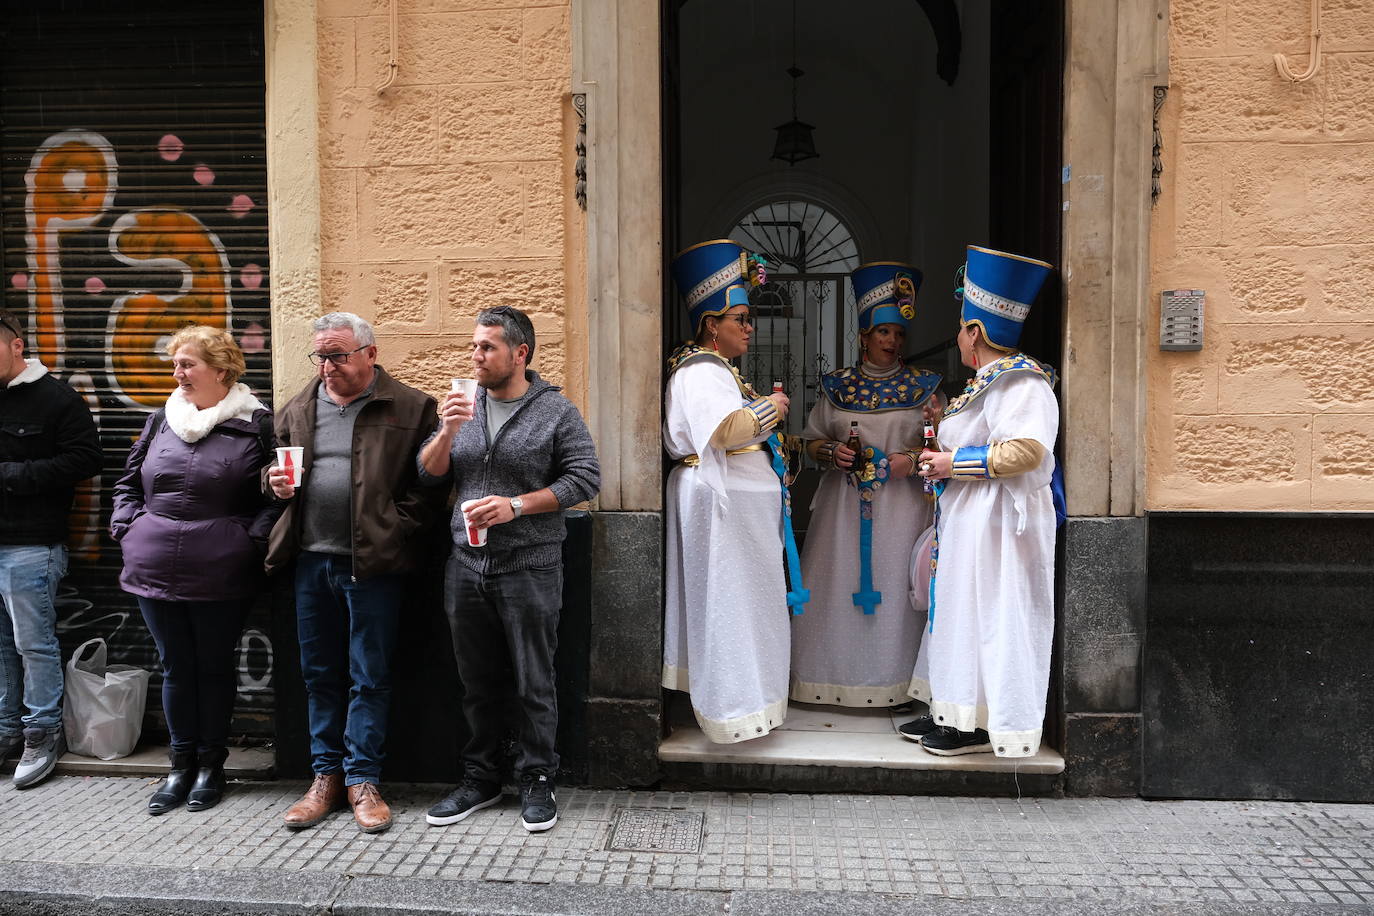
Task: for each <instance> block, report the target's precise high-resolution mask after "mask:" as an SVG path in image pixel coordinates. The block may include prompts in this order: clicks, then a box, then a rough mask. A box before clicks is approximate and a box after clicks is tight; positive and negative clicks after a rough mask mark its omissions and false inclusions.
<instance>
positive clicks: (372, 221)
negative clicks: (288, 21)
mask: <svg viewBox="0 0 1374 916" xmlns="http://www.w3.org/2000/svg"><path fill="white" fill-rule="evenodd" d="M315 8H316V26H317V42H318V54H319V94H320V100H319V156H320V184H321V192H320V205H321V231H320V235H321V239H320V243H321V254H320V272H321V277H320V284H321V297H322V305H323V308H324V309H345V310H348V311H353V312H357V313H358V314H360V315H362V316H363V317H365V318H367V319H368V320H370V321H373V322H374V324H375V326H376V329H377V333H378V338H379V345H380V354H379V361H380V362H381V363H383V364H384V365H385V366H386V367H387V369H388V370H389V371H390V372H392V373H393V374H394V375H396V376H397V377H398V378H400V379H402V380H403V381H405V382H407V383H409V384H412V385H415V386H416V387H418V388H421V389H423V390H425V391H428V392H430V393H432V394H435V395H439V394H441V393H442V392H445V391H447V390H448V380H449V378H451V377H453V376H456V375H471V371H472V365H471V359H470V352H469V351H470V346H469V341H470V339H471V333H472V322H473V317H474V316H475V314H476V312H477V310H478V309H479V308H482V307H485V306H490V305H515V306H518V307H519V308H521V309H523V310H525V311H526V312H528V313H529V314H530V316H531V318H532V320H533V322H534V327H535V335H536V339H537V347H536V352H535V357H534V362H533V368H534V369H536V370H538V371H539V372H540V374H541V375H543V376H544V377H545V378H546V379H548V380H549V381H551V382H553V383H555V384H562V385H565V386H567V393H568V394H569V395H570V396H571V397H572V398H573V400H574V401H575V402H577V403H578V405H579V406H580V407H582V408H583V409H584V411H585V407H586V387H587V382H586V368H585V363H586V360H585V357H584V355H583V354H584V353H585V348H586V340H585V338H586V321H585V311H586V304H585V295H584V294H582V293H581V288H582V286H583V284H582V282H581V278H580V276H576V275H575V274H576V272H577V271H578V265H579V264H580V263H582V257H581V254H580V252H581V250H582V248H583V230H582V221H581V219H580V218H579V217H580V211H578V210H577V208H576V204H575V203H574V204H571V205H570V201H571V199H572V185H573V174H572V172H573V161H574V159H573V156H574V154H573V141H574V134H575V130H576V121H575V118H574V117H573V114H572V108H571V97H570V92H571V89H570V84H571V46H572V42H571V26H570V0H399V2H398V8H397V12H398V17H397V20H398V21H397V46H396V54H397V58H398V60H399V63H400V67H399V71H398V74H397V77H396V79H395V81H394V82H393V83H392V84H391V86H390V87H389V88H388V89H386V91H385V92H383V93H380V94H379V93H378V92H377V87H378V86H380V85H382V83H383V82H384V81H385V79H386V75H387V61H388V55H389V46H390V3H389V0H317V3H316V7H315ZM570 271H571V272H572V274H574V275H572V276H570ZM301 362H302V369H303V370H305V371H308V369H309V367H308V365H306V364H305V360H304V359H303V358H302V360H301Z"/></svg>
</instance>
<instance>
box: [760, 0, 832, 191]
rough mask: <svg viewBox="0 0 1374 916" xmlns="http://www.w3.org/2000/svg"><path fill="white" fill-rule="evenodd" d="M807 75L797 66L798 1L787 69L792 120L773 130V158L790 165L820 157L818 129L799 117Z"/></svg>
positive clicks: (794, 5)
mask: <svg viewBox="0 0 1374 916" xmlns="http://www.w3.org/2000/svg"><path fill="white" fill-rule="evenodd" d="M805 74H806V71H805V70H802V69H801V68H800V67H798V66H797V0H792V66H790V67H788V68H787V75H788V76H789V77H791V78H792V120H790V121H788V122H787V123H786V124H779V125H778V126H777V127H775V128H773V129H774V130H776V131H777V132H778V136H777V139H775V140H774V141H773V156H772V158H774V159H781V160H782V161H783V162H786V163H787V164H788V165H796V164H797V163H798V162H803V161H805V160H807V159H815V158H817V157H819V156H820V153H818V152H816V141H815V140H814V139H813V138H812V136H811V132H812V131H813V130H815V129H816V128H815V127H814V126H813V125H811V124H807V123H806V122H805V121H803V120H801V119H800V118H798V117H797V80H798V79H799V78H801V77H802V76H804V75H805Z"/></svg>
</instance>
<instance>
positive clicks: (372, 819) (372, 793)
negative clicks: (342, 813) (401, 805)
mask: <svg viewBox="0 0 1374 916" xmlns="http://www.w3.org/2000/svg"><path fill="white" fill-rule="evenodd" d="M348 803H349V804H350V805H352V806H353V820H355V821H357V822H358V829H359V830H361V831H362V832H363V833H381V832H382V831H383V830H385V829H386V828H388V827H390V826H391V808H390V807H388V806H387V803H386V802H385V801H383V800H382V793H381V790H379V789H378V788H377V784H376V783H375V782H360V783H358V784H357V785H356V786H349V787H348Z"/></svg>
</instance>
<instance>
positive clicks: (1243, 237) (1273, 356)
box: [1142, 0, 1374, 511]
mask: <svg viewBox="0 0 1374 916" xmlns="http://www.w3.org/2000/svg"><path fill="white" fill-rule="evenodd" d="M1170 15H1171V17H1172V22H1171V24H1170V30H1169V48H1170V87H1169V92H1168V97H1167V100H1166V102H1165V105H1164V108H1163V110H1162V112H1161V117H1160V127H1161V131H1162V140H1163V165H1164V172H1163V176H1162V185H1163V194H1162V195H1161V197H1160V199H1159V201H1158V204H1157V206H1156V208H1155V212H1154V216H1153V221H1152V229H1151V232H1152V235H1151V252H1152V254H1151V259H1152V263H1151V279H1150V292H1151V296H1152V299H1153V306H1152V311H1151V313H1150V320H1149V322H1148V323H1147V325H1146V326H1145V327H1144V328H1143V329H1142V333H1143V334H1144V338H1145V342H1146V346H1145V352H1146V354H1147V369H1148V395H1149V396H1148V403H1149V417H1148V438H1147V441H1148V443H1149V446H1148V448H1149V462H1148V480H1147V507H1148V508H1150V509H1157V510H1158V509H1208V510H1227V511H1229V510H1281V511H1330V510H1365V511H1368V510H1371V509H1374V458H1371V457H1370V456H1371V455H1374V371H1371V370H1370V368H1369V367H1370V366H1371V364H1372V362H1371V358H1374V169H1371V166H1370V164H1371V163H1374V4H1370V3H1367V2H1365V0H1323V2H1322V3H1321V30H1322V41H1323V54H1322V61H1321V68H1320V70H1319V71H1318V73H1317V74H1316V76H1315V77H1314V78H1312V79H1311V80H1309V81H1306V82H1302V83H1292V82H1289V81H1287V80H1285V79H1283V78H1282V77H1281V76H1280V75H1279V73H1278V72H1277V70H1276V69H1275V66H1274V62H1273V54H1274V53H1276V52H1281V53H1283V54H1286V55H1287V56H1288V58H1289V61H1290V65H1292V66H1294V67H1295V68H1296V70H1297V71H1298V72H1301V71H1302V70H1304V69H1306V67H1307V65H1308V61H1309V57H1308V50H1307V49H1308V33H1309V30H1310V19H1309V4H1308V3H1305V2H1300V0H1173V2H1171V3H1170ZM1176 288H1190V289H1205V290H1206V291H1207V306H1206V331H1205V339H1204V343H1203V349H1202V351H1201V352H1188V353H1166V352H1161V351H1160V350H1159V348H1158V334H1159V314H1158V309H1159V292H1160V291H1161V290H1165V289H1176Z"/></svg>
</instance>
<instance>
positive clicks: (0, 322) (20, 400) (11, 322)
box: [0, 309, 100, 789]
mask: <svg viewBox="0 0 1374 916" xmlns="http://www.w3.org/2000/svg"><path fill="white" fill-rule="evenodd" d="M99 473H100V437H99V435H98V434H97V433H96V429H95V421H93V420H92V419H91V412H90V410H89V409H88V408H87V407H86V402H85V401H84V400H82V398H81V395H79V394H77V393H76V392H75V391H73V390H72V389H71V388H70V387H68V386H67V385H65V384H63V383H62V382H59V381H58V380H57V379H55V378H53V377H52V376H51V375H49V374H48V370H47V368H46V367H45V366H44V365H43V364H42V363H40V362H39V361H38V360H36V359H28V360H26V359H25V358H24V333H23V326H22V325H21V324H20V323H19V320H18V318H16V317H15V316H14V315H13V314H11V313H10V312H8V311H5V310H3V309H0V601H2V602H3V603H4V616H3V617H0V674H2V675H3V676H0V761H4V760H5V759H6V758H8V757H11V756H13V755H14V754H15V753H16V752H18V751H19V749H20V748H21V747H22V748H23V755H22V756H21V757H20V759H19V764H18V766H16V767H15V770H14V787H15V788H16V789H26V788H28V787H29V786H34V785H37V784H38V783H39V782H41V781H43V780H44V779H46V778H47V777H48V774H50V773H51V772H52V771H53V767H55V766H56V765H57V760H58V758H60V757H61V756H62V754H63V753H64V752H65V751H66V749H67V745H66V738H65V736H64V734H63V731H62V651H61V649H59V648H58V645H57V610H56V606H55V604H54V599H55V598H56V597H57V585H58V583H59V582H61V581H62V577H63V576H65V575H66V574H67V547H66V540H67V524H68V523H67V516H68V513H69V512H71V508H72V499H73V498H74V497H75V495H76V485H77V483H79V482H80V481H83V480H85V479H87V478H89V477H94V476H95V475H96V474H99ZM25 709H27V710H28V712H27V714H25Z"/></svg>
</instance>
